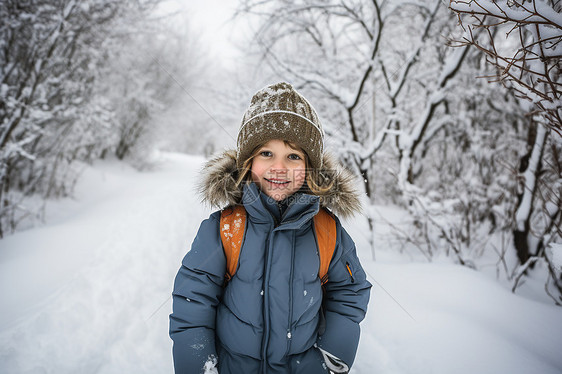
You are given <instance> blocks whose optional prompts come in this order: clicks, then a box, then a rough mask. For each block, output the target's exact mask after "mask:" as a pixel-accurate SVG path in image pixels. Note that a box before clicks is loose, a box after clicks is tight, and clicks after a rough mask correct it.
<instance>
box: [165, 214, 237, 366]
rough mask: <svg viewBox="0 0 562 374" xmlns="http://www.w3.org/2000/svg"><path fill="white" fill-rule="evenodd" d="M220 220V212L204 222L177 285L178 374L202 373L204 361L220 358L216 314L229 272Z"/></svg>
mask: <svg viewBox="0 0 562 374" xmlns="http://www.w3.org/2000/svg"><path fill="white" fill-rule="evenodd" d="M219 219H220V212H217V213H214V214H212V215H211V216H210V217H209V218H208V219H206V220H204V221H203V222H202V223H201V227H200V228H199V231H198V233H197V236H196V237H195V240H194V241H193V244H192V246H191V250H190V251H189V252H188V253H187V255H186V256H185V257H184V259H183V261H182V266H181V268H180V270H179V271H178V274H177V275H176V279H175V282H174V290H173V292H172V300H173V306H172V314H171V315H170V337H171V338H172V340H173V342H174V345H173V349H172V354H173V357H174V368H175V372H176V373H190V374H191V373H200V372H202V371H203V367H204V365H205V362H207V361H210V360H216V359H217V353H216V348H215V315H216V308H217V305H218V304H219V302H220V299H221V297H222V291H223V281H224V274H225V269H226V260H225V256H224V251H223V249H222V243H221V240H220V237H219Z"/></svg>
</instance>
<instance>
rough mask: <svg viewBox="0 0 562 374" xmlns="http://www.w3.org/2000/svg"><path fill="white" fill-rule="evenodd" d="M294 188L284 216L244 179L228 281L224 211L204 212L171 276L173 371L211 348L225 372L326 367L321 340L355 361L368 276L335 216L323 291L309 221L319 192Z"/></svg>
mask: <svg viewBox="0 0 562 374" xmlns="http://www.w3.org/2000/svg"><path fill="white" fill-rule="evenodd" d="M298 196H299V198H298V199H295V202H294V203H292V204H291V205H289V207H288V208H287V210H286V211H285V213H284V215H283V217H281V216H280V213H279V209H278V206H277V204H276V203H275V202H273V201H272V200H271V199H269V198H267V197H266V196H265V195H263V194H262V193H261V192H260V191H259V189H258V188H257V187H256V185H255V184H253V183H252V184H250V185H247V186H245V187H244V190H243V196H242V203H243V204H244V206H245V208H246V211H247V220H246V232H245V235H244V243H243V245H242V249H241V252H240V257H239V267H238V270H237V271H236V273H235V275H234V277H233V278H232V279H231V280H230V282H228V284H227V285H226V287H223V286H224V275H225V272H226V260H225V256H224V251H223V248H222V244H221V240H220V236H219V230H220V228H219V220H220V211H219V212H215V213H213V214H212V215H211V216H210V217H209V218H208V219H206V220H205V221H203V223H202V224H201V227H200V228H199V232H198V233H197V236H196V238H195V240H194V242H193V245H192V248H191V250H190V251H189V253H188V254H187V255H186V256H185V258H184V259H183V262H182V267H181V268H180V270H179V272H178V274H177V276H176V280H175V285H174V291H173V313H172V314H171V315H170V336H171V338H172V339H173V341H174V347H173V356H174V366H175V369H176V373H201V372H203V366H204V364H205V362H206V361H207V360H209V359H211V358H213V357H218V368H219V373H220V374H229V373H233V374H241V373H303V374H304V373H306V374H315V373H327V372H328V371H327V370H326V367H325V365H323V359H322V356H321V353H320V351H319V350H318V349H317V348H316V347H315V346H318V347H321V348H323V349H324V350H326V351H328V352H330V353H331V354H333V355H335V356H336V357H338V358H340V359H341V360H343V361H344V362H345V363H346V364H347V365H348V366H349V367H351V365H352V364H353V361H354V358H355V352H356V350H357V344H358V341H359V322H360V321H361V320H362V319H363V318H364V315H365V312H366V308H367V303H368V301H369V290H370V287H371V285H370V284H369V282H368V281H367V280H366V277H365V272H364V271H363V269H362V268H361V265H360V263H359V260H358V258H357V255H356V251H355V245H354V243H353V241H352V239H351V238H350V236H349V235H348V234H347V232H346V231H345V230H344V229H343V228H342V226H341V224H340V222H339V220H338V219H336V229H337V242H336V250H335V252H334V255H333V258H332V261H331V264H330V268H329V271H328V277H329V281H328V283H327V284H326V285H325V293H323V290H322V287H321V283H320V279H319V277H318V269H319V257H318V252H317V251H318V249H317V244H316V239H315V234H314V227H313V221H312V218H313V216H314V215H315V214H316V213H317V212H318V210H319V209H320V204H319V199H318V197H317V196H312V195H306V194H302V195H298ZM347 266H349V267H350V268H351V270H352V274H353V275H350V273H349V271H348V270H347ZM321 326H322V328H321V330H323V331H322V334H321V335H320V334H319V328H320V327H321Z"/></svg>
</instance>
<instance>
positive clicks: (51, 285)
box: [0, 154, 562, 374]
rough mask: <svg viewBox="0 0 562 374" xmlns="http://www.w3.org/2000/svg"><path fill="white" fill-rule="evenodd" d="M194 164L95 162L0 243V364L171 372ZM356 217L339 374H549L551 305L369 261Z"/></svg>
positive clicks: (463, 276)
mask: <svg viewBox="0 0 562 374" xmlns="http://www.w3.org/2000/svg"><path fill="white" fill-rule="evenodd" d="M201 163H202V159H200V158H196V157H188V156H179V155H169V154H166V155H163V156H162V161H161V164H160V165H159V167H158V168H157V169H155V171H150V172H144V173H139V172H135V171H133V170H131V169H130V168H128V167H126V166H124V165H121V164H117V163H102V164H99V165H96V167H95V168H93V169H89V170H87V172H86V174H85V175H84V178H82V179H81V180H80V182H79V185H78V186H77V200H76V201H61V202H57V203H55V204H53V205H52V206H51V208H50V209H49V212H50V213H49V214H48V224H46V225H45V226H43V227H41V228H35V229H31V230H27V231H24V232H20V233H18V234H16V235H13V236H11V237H8V238H5V239H3V240H1V241H0V298H1V300H2V303H1V304H0V373H171V372H172V362H171V355H170V350H171V341H170V340H169V338H168V314H169V312H170V308H171V301H170V298H169V295H170V291H171V287H172V282H173V278H174V276H175V273H176V271H177V269H178V266H179V263H180V261H181V258H182V257H183V255H184V254H185V252H186V250H187V249H188V245H189V244H190V243H191V241H192V239H193V236H194V235H195V232H196V230H197V227H198V225H199V223H200V221H201V220H202V219H203V218H205V217H206V216H207V215H208V214H209V210H208V209H206V208H204V207H203V206H201V205H200V204H199V201H198V197H197V196H196V195H195V193H194V187H193V184H194V181H195V180H196V178H197V171H198V170H199V168H200V166H201ZM388 214H393V213H392V211H388ZM363 226H364V224H363V223H362V222H360V221H358V222H357V223H356V224H354V225H350V226H349V227H350V230H349V231H350V232H351V234H352V235H353V236H354V237H357V244H358V247H359V248H360V250H359V253H360V256H361V258H362V261H363V262H364V265H365V267H366V270H367V271H368V273H369V274H370V277H371V281H372V282H373V283H375V286H374V287H373V293H372V302H371V304H370V311H369V313H368V315H367V319H366V321H365V322H364V323H363V325H362V331H363V335H362V340H361V345H360V348H359V353H358V358H357V361H356V364H355V366H354V369H353V370H352V373H354V374H370V373H387V374H395V373H398V374H399V373H411V374H420V373H421V374H425V373H428V374H429V373H436V374H441V373H443V374H450V373H467V374H468V373H470V374H474V373H479V374H481V373H490V374H492V373H493V374H500V373H506V374H507V373H509V374H516V373H541V374H548V373H562V355H560V347H561V346H562V309H561V308H556V307H554V306H551V305H546V304H541V303H537V302H534V301H530V300H527V299H524V298H522V297H519V296H516V295H512V294H511V293H509V292H508V291H506V290H505V289H504V288H502V287H501V286H499V285H498V284H496V283H495V282H493V281H490V280H488V279H487V278H486V277H484V276H483V275H482V274H480V273H477V272H474V271H471V270H468V269H466V268H462V267H458V266H454V265H447V264H416V263H413V264H401V263H400V262H401V261H394V260H393V261H390V260H389V259H394V258H396V256H395V255H392V254H391V253H392V252H393V251H392V249H384V250H382V256H380V257H379V262H377V263H374V262H372V261H370V251H369V250H368V249H364V247H365V245H364V242H365V240H364V238H361V230H362V227H363ZM385 251H386V253H387V254H388V255H387V256H385V255H384V254H385ZM381 258H382V260H381ZM376 282H378V283H379V284H380V285H382V286H383V287H384V288H385V290H386V291H387V292H388V293H389V294H390V295H392V297H391V296H389V295H388V294H387V293H386V292H385V291H383V289H382V288H381V287H380V285H378V284H376ZM393 298H394V299H395V300H396V301H397V302H398V303H399V304H400V305H399V304H398V303H397V302H396V301H395V300H393ZM402 308H403V309H402Z"/></svg>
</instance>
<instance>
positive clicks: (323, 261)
mask: <svg viewBox="0 0 562 374" xmlns="http://www.w3.org/2000/svg"><path fill="white" fill-rule="evenodd" d="M314 231H315V232H316V240H317V241H318V254H319V257H320V269H319V270H318V276H319V277H320V281H321V282H322V286H323V285H324V284H326V282H328V268H329V267H330V262H331V261H332V256H333V255H334V251H335V250H336V239H337V238H336V237H337V232H336V220H335V218H334V216H333V215H332V214H331V213H330V212H328V211H327V210H326V209H323V208H322V209H320V211H319V212H318V214H316V215H315V216H314Z"/></svg>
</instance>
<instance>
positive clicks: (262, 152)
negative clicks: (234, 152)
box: [260, 151, 273, 157]
mask: <svg viewBox="0 0 562 374" xmlns="http://www.w3.org/2000/svg"><path fill="white" fill-rule="evenodd" d="M260 155H261V156H263V157H271V156H272V155H273V153H271V151H261V152H260Z"/></svg>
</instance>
